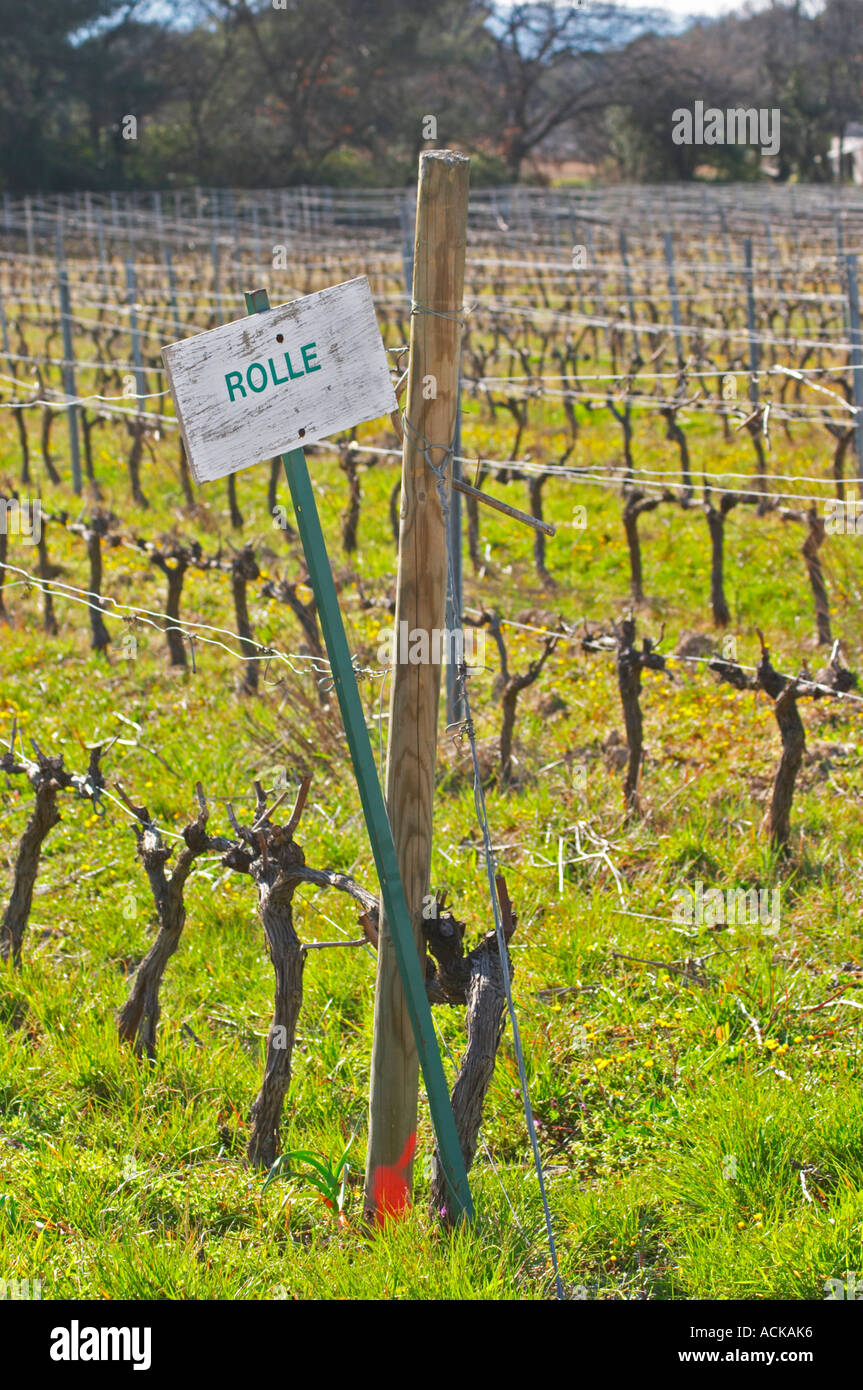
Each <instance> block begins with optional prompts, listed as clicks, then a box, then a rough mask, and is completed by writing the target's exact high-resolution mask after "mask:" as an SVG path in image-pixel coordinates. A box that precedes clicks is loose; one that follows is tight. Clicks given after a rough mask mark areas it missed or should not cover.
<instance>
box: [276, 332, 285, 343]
mask: <svg viewBox="0 0 863 1390" xmlns="http://www.w3.org/2000/svg"><path fill="white" fill-rule="evenodd" d="M284 341H285V335H284V333H277V334H276V342H277V343H283V342H284Z"/></svg>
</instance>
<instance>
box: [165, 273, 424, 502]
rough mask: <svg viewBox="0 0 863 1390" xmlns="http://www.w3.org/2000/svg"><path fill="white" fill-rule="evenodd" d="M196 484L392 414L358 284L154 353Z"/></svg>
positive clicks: (370, 311) (384, 368) (365, 286)
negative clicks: (158, 354) (163, 371)
mask: <svg viewBox="0 0 863 1390" xmlns="http://www.w3.org/2000/svg"><path fill="white" fill-rule="evenodd" d="M162 359H163V361H164V363H165V367H166V369H167V372H168V382H169V385H170V387H171V394H172V395H173V397H174V404H175V406H176V408H177V417H178V419H179V421H180V428H181V430H182V432H183V441H184V443H185V446H186V456H187V458H188V460H189V466H190V467H191V470H192V474H193V476H194V478H195V480H196V481H197V482H199V483H205V482H209V481H211V480H212V479H213V478H222V477H225V475H226V474H228V473H236V472H237V471H238V470H239V469H240V468H248V467H249V466H250V465H251V464H254V463H259V462H260V461H261V460H262V459H269V458H272V457H273V455H274V454H283V453H287V452H288V451H289V450H291V449H295V448H297V447H298V446H303V445H306V444H313V443H314V442H315V441H316V440H318V439H324V438H326V436H327V435H330V434H335V433H337V432H338V431H339V430H345V429H350V428H351V427H352V426H353V425H359V424H362V422H363V421H364V420H376V419H378V417H379V416H382V415H388V414H390V413H391V412H392V411H394V410H395V409H396V408H397V406H396V398H395V392H394V390H393V384H392V380H391V378H390V372H389V366H388V364H387V356H386V352H385V350H384V345H383V342H382V341H381V335H380V330H379V328H378V324H377V319H376V317H375V310H374V304H373V302H372V292H371V288H370V286H369V282H368V280H367V279H366V277H365V276H364V275H363V276H360V277H359V278H358V279H356V280H347V281H345V283H344V284H342V285H332V286H330V287H329V288H328V289H325V290H319V291H318V292H317V293H316V294H309V295H306V296H305V297H304V298H303V299H295V300H293V301H292V302H291V303H290V304H280V305H277V306H276V307H275V308H273V309H270V310H269V311H268V312H267V313H265V314H255V315H252V316H250V317H249V318H244V319H238V320H237V321H236V322H235V323H226V324H223V325H222V327H221V328H213V329H211V330H210V332H208V333H199V334H197V335H196V336H195V337H194V338H186V339H184V340H183V341H182V342H179V343H172V344H171V345H170V346H169V347H165V348H163V349H162Z"/></svg>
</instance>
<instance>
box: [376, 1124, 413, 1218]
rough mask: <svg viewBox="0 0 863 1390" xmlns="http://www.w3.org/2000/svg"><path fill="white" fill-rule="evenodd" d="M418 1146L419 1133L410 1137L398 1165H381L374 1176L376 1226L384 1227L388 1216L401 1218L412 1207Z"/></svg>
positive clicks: (411, 1134)
mask: <svg viewBox="0 0 863 1390" xmlns="http://www.w3.org/2000/svg"><path fill="white" fill-rule="evenodd" d="M416 1146H417V1132H416V1130H413V1131H412V1132H411V1133H410V1134H409V1135H408V1140H407V1143H406V1144H405V1146H404V1149H403V1150H402V1155H401V1158H400V1159H399V1161H398V1163H392V1164H387V1163H381V1164H380V1165H379V1166H378V1167H377V1168H375V1170H374V1173H373V1175H372V1201H373V1203H374V1210H375V1225H376V1226H382V1225H383V1224H384V1221H385V1220H386V1218H387V1217H388V1216H399V1215H400V1214H401V1213H402V1212H403V1211H404V1210H405V1208H406V1207H409V1206H410V1165H411V1163H412V1161H413V1156H414V1153H415V1152H416Z"/></svg>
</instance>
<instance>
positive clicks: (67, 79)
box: [0, 0, 863, 194]
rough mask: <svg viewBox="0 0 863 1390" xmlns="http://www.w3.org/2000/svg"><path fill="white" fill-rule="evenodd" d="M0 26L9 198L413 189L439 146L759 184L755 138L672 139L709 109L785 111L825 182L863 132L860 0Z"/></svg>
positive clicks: (92, 10) (785, 151)
mask: <svg viewBox="0 0 863 1390" xmlns="http://www.w3.org/2000/svg"><path fill="white" fill-rule="evenodd" d="M0 19H2V32H3V36H4V42H3V44H2V46H0V190H2V191H5V192H10V193H12V194H15V193H28V192H33V191H35V190H37V189H41V190H54V191H61V192H62V191H65V190H74V189H79V188H93V189H98V188H103V189H108V188H114V189H122V188H168V187H172V186H174V187H182V186H188V185H191V184H205V185H209V186H229V185H230V186H245V187H269V186H285V185H289V184H304V183H306V184H312V183H320V184H336V185H338V184H344V185H367V186H382V185H394V184H395V185H398V184H401V183H404V184H408V183H410V182H411V181H412V179H413V177H414V171H415V169H416V161H417V156H418V153H419V151H420V149H422V148H423V147H424V146H427V145H434V144H440V145H454V146H457V147H461V148H463V149H465V150H467V151H468V152H469V153H470V154H471V156H472V160H473V163H472V179H473V181H474V182H475V183H477V182H483V181H485V182H507V181H517V180H519V179H530V178H542V177H548V176H549V171H550V170H552V171H553V170H554V168H555V165H559V164H560V163H561V162H562V161H565V160H578V161H581V162H583V163H584V164H587V165H589V166H592V168H593V169H594V170H595V171H596V172H597V173H598V174H599V175H600V176H603V177H611V178H614V177H619V178H626V179H635V180H645V181H659V180H666V179H691V178H693V177H695V175H696V171H697V170H699V169H703V168H704V166H709V170H712V171H713V173H714V174H715V175H716V176H719V177H725V178H747V177H757V176H758V175H759V172H760V157H759V154H758V151H757V149H756V148H754V147H751V146H742V145H738V146H712V147H711V146H702V147H698V146H692V145H685V144H675V143H674V141H673V140H672V127H673V113H674V111H675V110H678V109H680V108H681V107H687V106H688V107H691V106H692V105H693V103H694V102H695V101H699V100H700V101H703V102H704V103H705V104H706V105H710V106H714V107H719V108H726V107H740V106H745V107H758V108H764V107H768V108H774V107H776V108H779V110H780V111H781V118H782V138H781V148H780V153H779V156H778V160H777V166H776V171H775V172H776V173H777V174H778V177H779V178H781V179H787V178H790V177H792V176H794V177H798V178H801V179H808V180H822V179H828V178H830V177H831V176H832V170H831V166H830V162H829V160H828V158H827V152H828V149H829V145H830V141H831V139H832V138H833V137H835V136H838V137H840V138H841V137H842V136H843V134H844V132H845V131H846V130H847V128H848V126H849V124H850V123H852V122H854V121H856V120H861V119H863V97H861V92H863V87H861V74H863V0H827V3H826V4H825V6H824V8H823V9H822V10H821V12H820V13H819V14H817V15H808V14H804V13H803V12H802V10H801V7H800V4H799V0H795V3H790V4H782V3H775V4H774V5H773V6H772V7H771V8H770V9H769V10H766V11H763V12H761V13H758V14H755V15H749V16H734V17H725V18H722V19H719V20H712V21H709V22H706V21H703V20H702V21H697V22H693V23H690V24H689V25H688V26H686V27H683V28H681V26H680V25H679V24H677V25H675V24H674V23H673V22H672V20H671V19H670V17H669V16H668V15H667V14H664V13H663V12H662V11H661V9H657V10H655V11H640V12H637V13H636V12H633V11H631V10H621V9H619V8H617V7H616V6H615V5H614V4H613V3H611V4H609V3H600V0H578V3H572V4H558V3H517V4H514V5H508V6H506V7H505V8H504V7H502V6H499V5H494V4H489V3H486V2H485V0H425V3H424V4H423V5H422V6H407V5H404V4H403V3H401V2H400V0H315V4H314V5H309V4H307V3H305V0H193V3H189V0H183V3H180V0H162V2H161V3H159V4H154V3H153V0H40V4H39V5H38V6H28V5H19V4H15V3H13V0H0ZM130 118H132V119H130ZM430 118H431V119H430Z"/></svg>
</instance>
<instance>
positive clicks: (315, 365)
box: [225, 343, 323, 404]
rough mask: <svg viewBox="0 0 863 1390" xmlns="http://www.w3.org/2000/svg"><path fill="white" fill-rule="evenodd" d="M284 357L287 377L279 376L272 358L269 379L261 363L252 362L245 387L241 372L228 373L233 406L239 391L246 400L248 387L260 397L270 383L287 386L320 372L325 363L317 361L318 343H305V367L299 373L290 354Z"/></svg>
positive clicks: (303, 355)
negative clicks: (295, 369) (303, 377)
mask: <svg viewBox="0 0 863 1390" xmlns="http://www.w3.org/2000/svg"><path fill="white" fill-rule="evenodd" d="M282 356H283V357H284V359H285V366H286V368H287V371H288V375H287V376H279V373H278V369H277V367H276V364H275V362H274V361H273V359H272V357H268V358H267V366H268V367H269V369H270V374H269V377H268V376H267V368H266V367H264V366H262V365H261V363H260V362H252V363H251V364H250V365H249V366H248V367H247V368H246V372H245V385H244V384H243V373H242V372H241V371H239V372H226V373H225V386H226V387H227V390H228V400H229V401H231V403H232V404H233V402H234V401H235V400H236V393H237V392H238V391H239V393H240V396H241V398H242V399H243V400H245V399H246V386H248V388H249V390H250V391H253V392H254V393H255V395H256V396H259V395H260V394H261V392H262V391H266V389H267V387H268V386H269V384H270V382H272V384H273V386H285V385H287V383H288V382H289V381H298V380H299V378H300V377H301V376H307V375H308V374H309V373H311V372H319V371H321V370H322V368H323V363H322V362H318V360H317V356H318V354H317V344H316V343H304V344H303V346H302V347H301V348H300V356H301V357H302V359H303V366H302V369H301V370H300V371H298V372H295V371H294V367H293V363H292V362H291V355H290V353H289V352H285V353H283V354H282Z"/></svg>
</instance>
